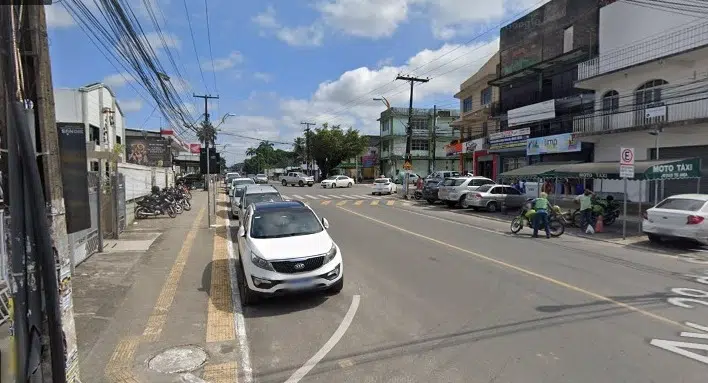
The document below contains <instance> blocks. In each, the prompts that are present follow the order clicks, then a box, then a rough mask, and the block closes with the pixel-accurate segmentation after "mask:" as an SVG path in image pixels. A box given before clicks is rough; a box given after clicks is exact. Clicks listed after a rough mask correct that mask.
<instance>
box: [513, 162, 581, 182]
mask: <svg viewBox="0 0 708 383" xmlns="http://www.w3.org/2000/svg"><path fill="white" fill-rule="evenodd" d="M565 164H568V163H567V162H560V163H559V162H542V163H539V164H533V165H528V166H524V167H523V168H518V169H514V170H509V171H508V172H504V173H501V174H499V177H502V178H509V177H514V178H524V177H526V178H534V177H541V176H543V175H544V174H546V173H550V172H553V171H554V170H556V168H557V167H559V166H561V165H565Z"/></svg>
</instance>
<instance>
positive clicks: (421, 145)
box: [411, 140, 430, 151]
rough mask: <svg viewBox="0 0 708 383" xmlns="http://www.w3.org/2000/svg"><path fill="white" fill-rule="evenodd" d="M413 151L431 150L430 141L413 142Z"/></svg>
mask: <svg viewBox="0 0 708 383" xmlns="http://www.w3.org/2000/svg"><path fill="white" fill-rule="evenodd" d="M411 150H425V151H427V150H430V144H429V143H428V140H411Z"/></svg>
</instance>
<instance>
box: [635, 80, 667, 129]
mask: <svg viewBox="0 0 708 383" xmlns="http://www.w3.org/2000/svg"><path fill="white" fill-rule="evenodd" d="M667 84H668V82H666V80H660V79H657V80H651V81H647V82H645V83H644V85H642V86H640V87H639V88H637V90H636V92H634V105H635V106H636V110H635V112H634V124H635V125H637V126H638V125H644V124H649V123H655V122H657V120H659V119H662V118H663V117H647V116H646V112H645V109H646V108H652V107H656V106H661V88H662V87H663V86H664V85H667Z"/></svg>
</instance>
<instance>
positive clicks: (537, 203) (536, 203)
mask: <svg viewBox="0 0 708 383" xmlns="http://www.w3.org/2000/svg"><path fill="white" fill-rule="evenodd" d="M549 205H550V203H549V202H548V194H546V193H545V192H542V193H541V196H540V197H538V198H536V199H534V200H533V208H534V210H536V214H534V216H533V237H534V238H538V227H539V225H540V224H543V229H544V230H545V231H546V238H551V231H550V230H549V229H548V207H549Z"/></svg>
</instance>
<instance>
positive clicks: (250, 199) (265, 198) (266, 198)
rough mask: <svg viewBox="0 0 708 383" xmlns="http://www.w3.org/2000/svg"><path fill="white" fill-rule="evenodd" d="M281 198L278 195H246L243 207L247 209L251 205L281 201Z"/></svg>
mask: <svg viewBox="0 0 708 383" xmlns="http://www.w3.org/2000/svg"><path fill="white" fill-rule="evenodd" d="M282 200H283V197H281V196H280V194H279V193H260V194H247V195H246V198H245V200H244V204H243V207H244V208H245V207H248V206H249V205H251V204H252V203H258V202H276V201H282Z"/></svg>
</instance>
